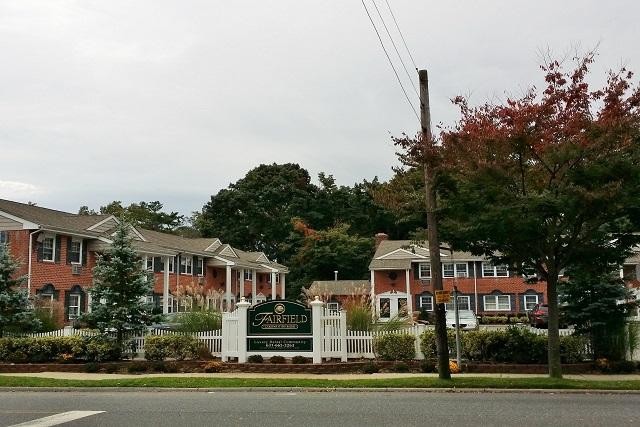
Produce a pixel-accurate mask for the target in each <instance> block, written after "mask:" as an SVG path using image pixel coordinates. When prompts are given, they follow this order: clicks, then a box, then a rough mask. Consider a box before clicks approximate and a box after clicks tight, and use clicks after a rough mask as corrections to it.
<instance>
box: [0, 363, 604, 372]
mask: <svg viewBox="0 0 640 427" xmlns="http://www.w3.org/2000/svg"><path fill="white" fill-rule="evenodd" d="M372 363H374V364H375V366H376V367H377V368H379V370H380V372H421V362H420V361H410V362H386V361H376V362H373V361H349V362H323V363H322V364H320V365H313V364H310V363H309V364H292V363H285V364H274V363H234V362H228V363H222V362H220V361H210V360H209V361H201V360H186V361H165V362H150V361H145V360H133V361H131V360H129V361H120V362H105V363H15V364H14V363H0V372H1V373H31V372H108V373H143V372H169V373H175V372H207V371H209V372H256V373H309V374H346V373H362V372H363V370H364V369H366V368H367V367H370V366H371V364H372ZM207 365H209V366H208V367H207ZM212 369H213V370H212ZM464 372H468V373H505V374H506V373H509V374H546V373H547V372H548V368H547V365H517V364H506V363H495V364H489V363H470V364H465V365H464ZM562 372H563V373H565V374H586V373H593V372H596V371H595V370H594V367H593V364H592V363H578V364H567V365H562ZM598 373H599V372H598Z"/></svg>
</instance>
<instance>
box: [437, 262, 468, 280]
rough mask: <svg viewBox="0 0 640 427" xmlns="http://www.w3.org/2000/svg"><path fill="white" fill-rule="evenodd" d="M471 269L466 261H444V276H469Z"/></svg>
mask: <svg viewBox="0 0 640 427" xmlns="http://www.w3.org/2000/svg"><path fill="white" fill-rule="evenodd" d="M468 275H469V271H468V268H467V263H466V262H456V263H453V262H444V263H442V277H467V276H468Z"/></svg>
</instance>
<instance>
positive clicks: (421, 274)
mask: <svg viewBox="0 0 640 427" xmlns="http://www.w3.org/2000/svg"><path fill="white" fill-rule="evenodd" d="M418 278H420V279H430V278H431V265H429V264H427V263H426V262H421V263H420V264H418Z"/></svg>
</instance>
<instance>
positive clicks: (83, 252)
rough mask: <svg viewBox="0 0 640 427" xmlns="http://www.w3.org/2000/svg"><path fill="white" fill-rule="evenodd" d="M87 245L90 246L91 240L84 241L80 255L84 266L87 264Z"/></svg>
mask: <svg viewBox="0 0 640 427" xmlns="http://www.w3.org/2000/svg"><path fill="white" fill-rule="evenodd" d="M87 246H89V240H87V239H84V240H83V241H82V254H81V255H80V257H81V259H80V261H82V265H83V266H85V265H87V253H88V250H89V249H88V248H87Z"/></svg>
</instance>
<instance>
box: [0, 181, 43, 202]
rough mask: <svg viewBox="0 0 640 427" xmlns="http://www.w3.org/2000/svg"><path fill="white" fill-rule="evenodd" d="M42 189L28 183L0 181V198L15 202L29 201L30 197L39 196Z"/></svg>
mask: <svg viewBox="0 0 640 427" xmlns="http://www.w3.org/2000/svg"><path fill="white" fill-rule="evenodd" d="M42 193H44V189H43V188H41V187H38V186H37V185H33V184H29V183H28V182H17V181H0V198H2V199H10V200H16V201H31V199H30V197H34V196H39V195H41V194H42Z"/></svg>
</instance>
